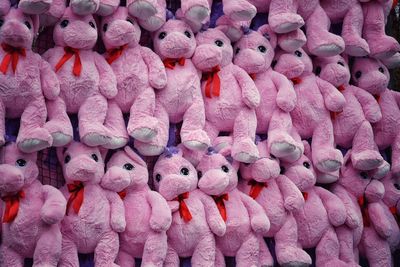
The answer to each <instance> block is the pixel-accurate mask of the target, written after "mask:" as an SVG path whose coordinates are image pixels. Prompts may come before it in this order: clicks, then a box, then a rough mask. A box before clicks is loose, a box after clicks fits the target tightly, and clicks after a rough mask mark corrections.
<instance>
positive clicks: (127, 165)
mask: <svg viewBox="0 0 400 267" xmlns="http://www.w3.org/2000/svg"><path fill="white" fill-rule="evenodd" d="M123 168H124V169H125V170H127V171H131V170H133V168H134V167H133V165H132V164H130V163H125V164H124V167H123Z"/></svg>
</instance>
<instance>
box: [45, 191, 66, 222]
mask: <svg viewBox="0 0 400 267" xmlns="http://www.w3.org/2000/svg"><path fill="white" fill-rule="evenodd" d="M42 194H43V195H42V197H43V200H44V201H43V206H42V209H41V211H40V216H41V218H42V220H43V221H44V222H45V223H47V224H55V223H58V222H60V221H61V220H62V219H63V218H64V215H65V210H66V206H67V201H66V200H65V198H64V196H63V195H62V194H61V192H60V191H59V190H58V189H56V188H54V187H52V186H50V185H44V186H43V188H42Z"/></svg>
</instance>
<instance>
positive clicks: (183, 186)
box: [158, 174, 196, 200]
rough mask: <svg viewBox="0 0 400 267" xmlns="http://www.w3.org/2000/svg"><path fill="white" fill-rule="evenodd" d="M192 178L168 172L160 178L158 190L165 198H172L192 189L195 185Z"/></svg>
mask: <svg viewBox="0 0 400 267" xmlns="http://www.w3.org/2000/svg"><path fill="white" fill-rule="evenodd" d="M193 183H195V182H194V180H193V179H190V177H184V176H182V175H177V174H170V175H167V176H165V177H164V178H162V180H161V182H160V184H159V188H158V192H160V194H161V195H162V196H163V197H164V198H165V199H166V200H172V199H174V198H175V197H177V196H178V195H180V194H183V193H186V192H190V191H192V190H193V189H194V188H195V187H196V186H195V185H194V184H193Z"/></svg>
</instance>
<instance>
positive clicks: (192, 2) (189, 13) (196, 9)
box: [181, 0, 210, 23]
mask: <svg viewBox="0 0 400 267" xmlns="http://www.w3.org/2000/svg"><path fill="white" fill-rule="evenodd" d="M181 9H182V12H183V14H184V16H185V18H186V19H187V20H190V21H193V22H198V23H201V22H203V21H204V20H205V19H206V18H207V17H208V16H209V15H210V5H209V4H208V1H207V0H200V1H199V0H181Z"/></svg>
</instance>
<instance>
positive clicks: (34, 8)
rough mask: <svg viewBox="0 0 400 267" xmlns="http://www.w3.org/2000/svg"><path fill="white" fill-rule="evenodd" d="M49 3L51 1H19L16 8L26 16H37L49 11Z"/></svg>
mask: <svg viewBox="0 0 400 267" xmlns="http://www.w3.org/2000/svg"><path fill="white" fill-rule="evenodd" d="M7 1H8V0H7ZM51 3H52V0H20V1H19V4H18V8H20V9H21V10H22V11H23V12H24V13H26V14H33V15H37V14H42V13H44V12H46V11H47V10H49V8H50V5H51Z"/></svg>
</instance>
